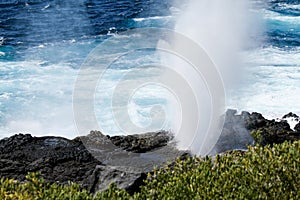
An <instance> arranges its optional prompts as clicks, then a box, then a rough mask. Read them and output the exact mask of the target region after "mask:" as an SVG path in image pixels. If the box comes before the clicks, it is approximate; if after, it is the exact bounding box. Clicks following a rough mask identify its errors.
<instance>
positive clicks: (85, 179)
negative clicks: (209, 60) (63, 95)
mask: <svg viewBox="0 0 300 200" xmlns="http://www.w3.org/2000/svg"><path fill="white" fill-rule="evenodd" d="M287 119H292V120H294V121H295V122H297V125H296V126H295V127H294V130H293V129H292V128H293V127H292V128H291V127H290V125H289V124H288V123H287V121H286V120H287ZM299 139H300V122H299V117H298V116H297V115H295V114H293V113H289V114H287V115H285V116H284V117H283V118H282V119H277V120H268V119H265V118H264V117H263V116H262V115H261V114H260V113H251V114H250V113H249V112H242V113H241V114H237V113H236V111H234V110H228V111H227V112H226V117H225V124H224V129H223V132H222V134H221V136H220V138H219V140H218V142H217V144H216V145H215V147H214V149H213V151H212V154H218V153H222V152H225V151H231V150H235V149H246V148H247V146H248V145H253V144H255V143H259V144H261V145H268V144H269V145H272V144H275V143H282V142H284V141H286V140H288V141H295V140H299ZM189 156H191V154H190V153H189V152H187V151H180V150H178V149H177V148H176V143H175V142H174V138H173V136H172V134H170V133H168V132H165V131H160V132H154V133H145V134H140V135H129V136H114V137H110V136H106V135H103V134H102V133H101V132H99V131H91V132H90V134H89V135H87V136H82V137H77V138H75V139H73V140H69V139H66V138H62V137H33V136H31V135H29V134H17V135H14V136H11V137H9V138H4V139H2V140H0V177H7V178H14V179H16V180H20V181H24V180H25V176H26V174H27V173H28V172H36V171H40V172H41V175H42V177H43V178H44V179H45V181H47V182H51V183H53V182H56V183H60V184H67V183H68V181H72V182H76V183H78V184H80V185H81V186H82V187H83V188H85V189H87V190H88V191H90V192H92V193H95V192H97V191H102V190H104V189H106V188H107V187H108V185H109V184H110V183H111V182H114V183H115V184H116V185H117V186H118V187H119V188H124V189H126V190H127V191H128V192H129V193H130V194H132V193H134V192H137V191H139V187H140V186H141V185H142V184H143V180H144V179H145V178H146V176H147V173H149V172H151V171H152V170H153V167H158V168H159V167H160V166H163V165H166V164H167V163H171V162H173V161H174V160H175V159H176V158H178V157H181V159H184V158H186V157H189Z"/></svg>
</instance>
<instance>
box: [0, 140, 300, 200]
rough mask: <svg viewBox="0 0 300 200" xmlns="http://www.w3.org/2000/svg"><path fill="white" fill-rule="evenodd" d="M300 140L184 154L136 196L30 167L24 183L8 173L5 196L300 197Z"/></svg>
mask: <svg viewBox="0 0 300 200" xmlns="http://www.w3.org/2000/svg"><path fill="white" fill-rule="evenodd" d="M299 144H300V142H299V141H297V142H294V143H292V144H291V143H289V142H285V143H283V144H278V145H274V146H273V147H270V146H266V147H261V146H255V147H249V150H248V151H246V152H242V151H233V152H228V153H225V154H223V155H218V156H216V157H214V158H211V157H206V158H198V157H193V158H189V159H187V160H183V161H182V160H180V159H178V160H176V162H175V163H173V164H170V165H168V166H166V167H165V168H162V169H159V170H154V172H153V173H152V174H149V175H148V178H147V180H146V181H145V183H146V184H145V185H144V186H142V187H141V192H139V193H135V194H134V195H133V196H130V195H129V194H128V193H127V192H126V191H125V190H121V189H118V188H117V187H116V185H114V184H111V185H110V186H109V188H108V189H107V190H105V191H103V192H100V193H98V194H96V195H95V196H93V195H92V194H90V193H89V192H87V191H85V190H82V189H80V187H79V185H77V184H73V183H69V185H67V186H62V185H58V184H49V183H45V182H44V181H43V179H42V178H41V177H40V174H39V173H30V174H28V175H27V177H26V178H27V181H26V182H24V183H20V182H18V181H14V180H12V179H4V178H2V179H1V180H0V187H1V189H0V199H112V200H118V199H125V200H126V199H282V200H283V199H300V190H298V188H299V185H300V167H299V166H300V147H299V146H300V145H299Z"/></svg>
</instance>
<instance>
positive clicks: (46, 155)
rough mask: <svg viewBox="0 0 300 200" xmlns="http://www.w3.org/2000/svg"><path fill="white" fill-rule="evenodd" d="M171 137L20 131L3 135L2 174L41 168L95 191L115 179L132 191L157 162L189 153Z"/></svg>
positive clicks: (50, 176) (51, 177)
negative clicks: (69, 135)
mask: <svg viewBox="0 0 300 200" xmlns="http://www.w3.org/2000/svg"><path fill="white" fill-rule="evenodd" d="M171 139H172V136H171V135H170V134H169V133H167V132H163V131H162V132H156V133H146V134H141V135H130V136H115V137H109V136H105V135H103V134H102V133H101V132H99V131H91V133H90V134H89V135H88V136H83V137H77V138H75V139H73V140H68V139H66V138H62V137H33V136H31V135H29V134H18V135H14V136H11V137H9V138H4V139H2V140H0V177H8V178H14V179H17V180H20V181H24V180H25V176H26V175H27V173H28V172H36V171H40V172H41V174H42V177H43V178H44V179H45V180H46V181H48V182H57V183H61V184H67V183H68V181H72V182H76V183H79V184H80V185H81V186H82V187H83V188H85V189H88V190H89V191H91V192H96V191H100V190H103V189H106V188H107V187H108V185H109V184H110V183H111V182H115V183H116V184H117V186H118V187H120V188H124V189H126V190H127V191H128V192H130V193H133V192H135V191H137V190H138V189H139V186H140V185H141V184H142V183H143V180H144V179H145V178H146V174H147V173H148V172H150V171H151V170H152V169H153V167H154V166H158V167H159V166H161V165H165V164H166V163H167V162H171V161H173V160H175V158H176V157H178V156H181V155H183V154H184V153H185V152H183V151H179V150H177V149H176V148H175V146H174V144H172V143H170V142H169V141H170V140H171ZM87 149H88V150H90V151H88V150H87Z"/></svg>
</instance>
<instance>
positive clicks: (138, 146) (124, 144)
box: [110, 131, 173, 153]
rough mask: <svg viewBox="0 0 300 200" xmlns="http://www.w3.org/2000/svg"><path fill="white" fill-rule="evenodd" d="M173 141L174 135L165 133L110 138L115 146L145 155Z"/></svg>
mask: <svg viewBox="0 0 300 200" xmlns="http://www.w3.org/2000/svg"><path fill="white" fill-rule="evenodd" d="M171 139H173V137H172V135H171V134H169V133H167V132H164V131H162V132H157V133H146V134H142V135H141V134H137V135H129V136H114V137H111V138H110V140H111V141H112V143H113V144H114V145H116V146H118V147H121V148H122V149H124V150H126V151H132V152H135V153H145V152H147V151H150V150H153V149H156V148H159V147H162V146H166V145H167V143H168V142H169V141H170V140H171Z"/></svg>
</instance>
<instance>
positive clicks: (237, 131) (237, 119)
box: [212, 110, 300, 154]
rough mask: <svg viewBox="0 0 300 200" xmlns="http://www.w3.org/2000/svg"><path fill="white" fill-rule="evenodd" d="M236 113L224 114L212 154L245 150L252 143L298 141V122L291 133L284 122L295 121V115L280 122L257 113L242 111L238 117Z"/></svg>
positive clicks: (299, 136) (264, 143)
mask: <svg viewBox="0 0 300 200" xmlns="http://www.w3.org/2000/svg"><path fill="white" fill-rule="evenodd" d="M236 113H237V111H235V110H228V111H227V112H226V116H225V123H224V128H223V130H222V133H221V135H220V138H219V140H218V142H217V144H216V145H215V147H214V149H213V151H212V154H216V153H222V152H224V151H231V150H234V149H246V148H247V146H248V145H252V144H254V141H255V142H256V143H259V144H260V145H263V146H264V145H268V144H269V145H273V144H278V143H282V142H284V141H295V140H299V139H300V134H299V133H300V122H299V123H298V124H297V125H296V126H295V128H294V129H295V131H293V130H292V129H291V128H290V125H289V124H288V122H287V121H286V120H285V119H287V118H291V117H292V118H294V119H296V120H297V119H298V116H297V115H296V114H293V113H288V114H287V115H284V116H283V119H281V120H274V119H273V120H268V119H265V118H264V117H263V116H262V114H260V113H257V112H253V113H251V114H250V113H249V112H246V111H243V112H242V113H241V114H239V115H238V114H236ZM251 133H252V134H251ZM253 136H254V137H253Z"/></svg>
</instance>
